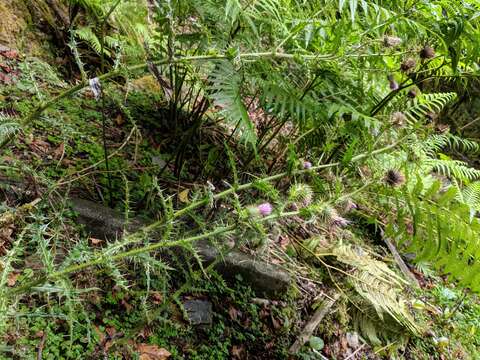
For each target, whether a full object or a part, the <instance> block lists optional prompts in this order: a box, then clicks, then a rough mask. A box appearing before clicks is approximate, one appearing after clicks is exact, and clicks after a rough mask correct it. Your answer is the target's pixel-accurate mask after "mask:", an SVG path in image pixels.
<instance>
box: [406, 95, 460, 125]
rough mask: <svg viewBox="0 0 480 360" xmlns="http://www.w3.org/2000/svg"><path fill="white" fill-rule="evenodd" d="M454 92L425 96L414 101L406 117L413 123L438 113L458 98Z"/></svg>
mask: <svg viewBox="0 0 480 360" xmlns="http://www.w3.org/2000/svg"><path fill="white" fill-rule="evenodd" d="M456 96H457V94H456V93H454V92H448V93H433V94H423V95H422V96H419V97H418V98H415V100H413V101H412V103H411V106H409V107H408V109H407V111H405V112H404V113H405V115H406V116H407V118H408V120H410V122H411V123H415V122H417V121H418V120H420V119H422V118H424V117H425V115H427V114H428V113H438V112H440V111H442V109H443V108H444V107H445V106H446V105H447V104H448V103H449V102H451V101H453V100H454V99H455V98H456Z"/></svg>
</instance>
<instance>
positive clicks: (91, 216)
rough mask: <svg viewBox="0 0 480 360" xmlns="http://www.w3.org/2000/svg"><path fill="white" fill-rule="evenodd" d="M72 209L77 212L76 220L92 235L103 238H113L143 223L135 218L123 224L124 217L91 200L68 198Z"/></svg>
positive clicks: (135, 228)
mask: <svg viewBox="0 0 480 360" xmlns="http://www.w3.org/2000/svg"><path fill="white" fill-rule="evenodd" d="M70 202H71V204H72V209H73V210H74V211H75V212H76V213H77V214H78V218H77V219H78V221H79V223H80V224H82V225H84V226H85V227H86V229H87V231H88V232H89V234H90V235H91V236H92V237H95V238H98V239H103V240H115V239H118V238H120V237H122V235H123V232H124V230H125V229H127V230H128V231H129V232H132V231H135V230H137V229H139V228H140V227H141V226H142V225H143V223H142V222H141V221H139V220H137V219H135V220H133V221H130V222H129V224H128V225H126V224H125V218H124V217H123V216H122V215H121V214H119V213H118V212H116V211H115V210H112V209H110V208H108V207H105V206H103V205H100V204H97V203H95V202H93V201H89V200H83V199H70Z"/></svg>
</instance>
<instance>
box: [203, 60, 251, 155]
mask: <svg viewBox="0 0 480 360" xmlns="http://www.w3.org/2000/svg"><path fill="white" fill-rule="evenodd" d="M210 79H211V81H212V86H211V87H210V91H211V92H212V95H211V97H212V99H213V102H214V104H215V105H216V106H218V107H219V108H220V109H221V110H220V114H221V116H223V117H224V118H225V119H226V120H227V121H229V122H230V123H231V124H232V125H233V126H237V127H238V129H239V130H240V133H241V139H242V141H243V142H244V143H245V144H248V145H249V146H251V147H252V148H255V144H256V139H257V137H256V133H255V127H254V125H253V123H252V121H251V120H250V117H249V116H248V112H247V108H246V106H245V104H244V103H243V98H242V94H241V86H242V77H241V75H240V74H239V72H238V71H236V70H235V69H234V67H233V65H232V63H230V62H228V61H221V62H218V63H217V66H216V67H215V69H214V70H213V71H212V73H211V74H210Z"/></svg>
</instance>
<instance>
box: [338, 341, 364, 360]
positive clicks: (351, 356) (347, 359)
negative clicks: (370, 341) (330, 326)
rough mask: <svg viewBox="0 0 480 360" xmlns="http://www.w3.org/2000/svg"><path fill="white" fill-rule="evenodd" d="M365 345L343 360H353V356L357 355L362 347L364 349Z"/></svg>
mask: <svg viewBox="0 0 480 360" xmlns="http://www.w3.org/2000/svg"><path fill="white" fill-rule="evenodd" d="M365 345H366V344H363V345H362V346H360V347H359V348H358V349H357V350H355V351H354V352H353V353H351V354H350V355H348V356H347V357H346V358H345V359H343V360H349V359H353V357H354V356H355V354H357V353H358V352H359V351H360V350H362V349H363V348H364V347H365Z"/></svg>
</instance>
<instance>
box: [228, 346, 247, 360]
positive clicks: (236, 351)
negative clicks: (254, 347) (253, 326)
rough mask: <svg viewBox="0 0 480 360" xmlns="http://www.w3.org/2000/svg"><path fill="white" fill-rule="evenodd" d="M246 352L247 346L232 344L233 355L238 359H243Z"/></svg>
mask: <svg viewBox="0 0 480 360" xmlns="http://www.w3.org/2000/svg"><path fill="white" fill-rule="evenodd" d="M244 352H245V347H244V346H243V345H240V346H237V345H233V346H232V351H231V353H232V357H233V358H236V359H243V353H244Z"/></svg>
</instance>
